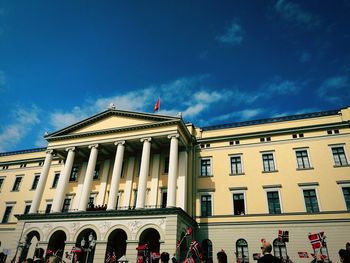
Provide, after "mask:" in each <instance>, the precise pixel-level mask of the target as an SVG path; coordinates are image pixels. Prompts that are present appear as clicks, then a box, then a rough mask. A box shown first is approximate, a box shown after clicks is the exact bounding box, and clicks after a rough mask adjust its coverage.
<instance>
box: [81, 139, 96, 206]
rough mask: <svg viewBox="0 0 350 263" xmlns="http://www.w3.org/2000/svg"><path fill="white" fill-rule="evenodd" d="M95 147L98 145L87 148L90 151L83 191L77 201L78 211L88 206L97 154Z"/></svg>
mask: <svg viewBox="0 0 350 263" xmlns="http://www.w3.org/2000/svg"><path fill="white" fill-rule="evenodd" d="M97 147H98V144H95V145H90V146H89V148H90V149H91V152H90V157H89V162H88V166H87V169H86V174H85V179H84V185H83V191H82V193H81V197H80V200H79V207H78V210H79V211H86V207H87V205H88V200H89V196H90V192H91V184H92V177H93V176H94V171H95V167H96V160H97V154H98V149H97Z"/></svg>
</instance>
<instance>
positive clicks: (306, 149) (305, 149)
mask: <svg viewBox="0 0 350 263" xmlns="http://www.w3.org/2000/svg"><path fill="white" fill-rule="evenodd" d="M293 150H294V154H295V165H296V169H298V170H303V169H312V167H313V166H312V162H311V156H310V149H309V147H303V148H294V149H293ZM297 151H306V152H307V158H308V160H309V165H310V167H308V168H299V167H298V157H297Z"/></svg>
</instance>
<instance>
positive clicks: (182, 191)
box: [177, 151, 188, 211]
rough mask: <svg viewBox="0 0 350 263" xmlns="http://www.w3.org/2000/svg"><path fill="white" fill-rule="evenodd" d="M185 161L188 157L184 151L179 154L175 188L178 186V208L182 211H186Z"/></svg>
mask: <svg viewBox="0 0 350 263" xmlns="http://www.w3.org/2000/svg"><path fill="white" fill-rule="evenodd" d="M187 159H188V155H187V152H186V151H181V152H180V153H179V177H178V178H177V186H178V190H177V193H178V195H177V196H178V198H179V199H178V201H177V204H178V207H181V208H182V209H183V210H184V211H186V209H187V207H186V204H187V194H188V191H187V165H188V164H187Z"/></svg>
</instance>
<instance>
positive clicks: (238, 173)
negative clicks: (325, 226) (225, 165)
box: [229, 173, 245, 176]
mask: <svg viewBox="0 0 350 263" xmlns="http://www.w3.org/2000/svg"><path fill="white" fill-rule="evenodd" d="M229 175H230V176H240V175H245V173H238V174H229Z"/></svg>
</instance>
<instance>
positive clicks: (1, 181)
mask: <svg viewBox="0 0 350 263" xmlns="http://www.w3.org/2000/svg"><path fill="white" fill-rule="evenodd" d="M4 181H5V177H0V190H1V188H2V185H3V184H4Z"/></svg>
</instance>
